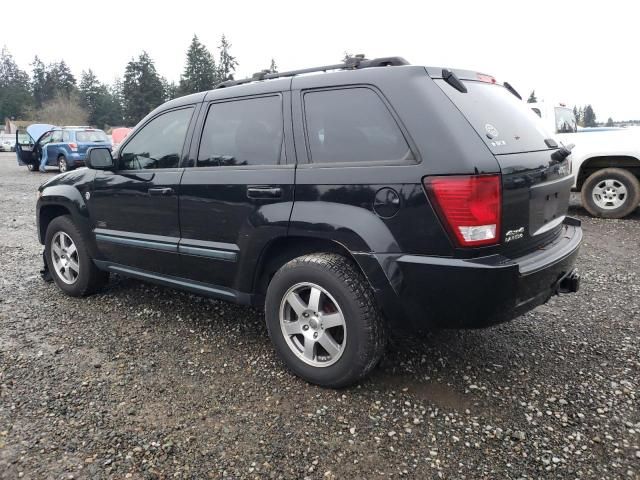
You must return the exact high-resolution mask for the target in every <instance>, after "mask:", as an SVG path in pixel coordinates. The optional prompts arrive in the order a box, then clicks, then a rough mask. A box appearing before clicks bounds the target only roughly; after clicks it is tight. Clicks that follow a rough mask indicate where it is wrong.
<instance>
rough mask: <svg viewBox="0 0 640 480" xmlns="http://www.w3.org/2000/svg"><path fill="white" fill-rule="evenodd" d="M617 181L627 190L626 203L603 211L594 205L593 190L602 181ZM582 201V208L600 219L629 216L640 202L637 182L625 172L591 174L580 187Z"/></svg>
mask: <svg viewBox="0 0 640 480" xmlns="http://www.w3.org/2000/svg"><path fill="white" fill-rule="evenodd" d="M609 179H611V180H617V181H619V182H620V183H622V184H623V185H624V186H625V188H626V189H627V198H626V201H625V202H624V203H623V204H622V205H620V206H619V207H618V208H614V209H611V210H604V209H602V208H600V207H598V206H597V205H596V203H595V202H594V200H593V189H594V188H595V186H596V185H597V184H598V183H600V182H601V181H603V180H609ZM582 190H583V195H582V201H583V202H584V204H585V205H584V207H585V208H586V209H587V211H588V212H589V213H591V214H592V215H594V216H597V217H602V218H622V217H625V216H627V215H629V214H630V213H631V212H633V211H634V210H635V209H636V208H637V207H638V201H639V200H640V198H639V197H640V191H639V188H638V180H637V179H636V178H635V177H634V176H633V175H632V174H631V173H630V172H627V171H626V170H620V169H605V170H601V171H597V172H595V173H593V174H592V175H591V176H590V177H589V178H587V181H586V182H585V184H584V185H583V187H582Z"/></svg>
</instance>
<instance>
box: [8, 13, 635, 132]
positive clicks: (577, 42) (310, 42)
mask: <svg viewBox="0 0 640 480" xmlns="http://www.w3.org/2000/svg"><path fill="white" fill-rule="evenodd" d="M635 3H636V2H632V1H628V2H624V1H617V0H607V1H598V2H586V1H582V2H580V1H559V0H555V1H547V0H536V1H529V2H522V1H514V0H511V1H498V0H485V1H482V0H475V1H463V0H455V1H448V0H441V1H437V2H433V1H432V2H427V1H423V0H418V1H413V2H404V1H400V0H395V1H383V2H377V1H372V0H368V1H362V2H360V1H348V0H342V1H333V0H316V1H312V0H306V1H305V0H302V1H296V2H284V1H282V2H281V1H275V0H271V1H252V0H242V1H230V2H220V1H217V2H208V1H206V0H201V1H195V0H180V1H177V2H168V1H166V2H148V3H147V2H135V1H131V0H129V1H120V0H110V1H107V2H100V1H98V2H89V1H86V0H65V1H63V2H60V3H57V4H56V3H55V2H53V3H52V2H51V1H47V2H44V1H39V0H37V1H31V2H29V8H28V9H26V7H25V6H24V4H20V3H19V2H15V1H11V2H3V5H2V7H0V12H2V17H3V18H5V19H7V20H6V21H3V22H2V23H1V24H0V46H1V45H3V44H4V45H6V46H7V47H8V48H9V50H10V51H11V53H13V55H14V56H15V58H16V60H17V62H18V64H19V65H20V66H21V67H22V68H24V69H28V70H29V71H30V68H31V67H30V66H29V64H30V63H31V61H32V60H33V57H34V55H36V54H37V55H38V56H39V57H40V58H41V59H42V60H43V61H44V62H45V63H48V62H53V61H59V60H60V59H64V60H65V61H66V62H67V63H68V64H69V65H70V66H71V68H72V69H73V73H74V74H75V75H76V77H77V78H78V79H79V77H80V73H81V71H82V70H83V69H88V68H92V69H93V70H94V72H95V73H96V74H97V75H98V77H99V78H100V79H101V80H103V81H106V82H111V81H113V79H114V78H115V77H116V76H122V74H123V72H124V68H125V65H126V63H127V62H128V61H129V60H130V59H131V58H132V57H134V56H137V55H138V54H139V53H140V52H141V51H142V50H146V51H147V52H148V53H149V54H150V55H151V57H152V58H153V59H154V60H155V62H156V67H157V69H158V72H159V73H160V74H161V75H163V76H165V77H167V78H168V79H169V80H175V81H176V82H177V81H178V80H179V78H180V73H181V71H182V69H183V67H184V61H185V52H186V49H187V47H188V46H189V43H190V41H191V37H192V36H193V34H194V33H195V34H197V35H198V36H199V38H200V40H201V41H202V42H203V43H204V44H205V45H207V47H209V49H211V50H212V51H215V52H216V54H217V50H216V47H217V46H218V44H219V39H220V36H221V35H222V33H225V34H226V35H227V37H228V39H229V40H230V41H231V43H232V50H231V51H232V54H234V55H235V56H236V58H237V59H238V61H239V63H240V65H239V69H238V74H237V75H236V78H239V77H241V76H247V75H249V74H251V73H252V72H254V71H257V70H260V69H263V68H267V67H268V66H269V63H270V60H271V58H272V57H273V58H275V60H276V63H277V64H278V67H279V69H280V70H281V71H283V70H289V69H294V68H304V67H309V66H314V65H320V64H330V63H335V62H337V61H339V60H340V59H341V57H342V55H343V53H344V52H345V51H348V52H350V53H365V54H366V55H367V56H368V57H369V58H373V57H381V56H389V55H399V56H403V57H405V58H406V59H407V60H409V61H410V62H411V63H413V64H419V65H432V66H443V67H444V66H446V67H457V68H466V69H472V70H477V71H481V72H485V73H488V74H492V75H494V76H496V77H497V79H498V80H499V81H500V82H503V81H505V80H506V81H509V82H510V83H511V84H512V85H513V86H514V87H515V88H516V89H518V90H519V91H520V93H521V94H522V95H523V96H525V95H528V94H529V92H530V91H531V90H532V89H534V88H535V90H536V94H537V96H538V98H539V99H545V100H549V101H561V102H565V103H567V104H568V105H574V104H580V105H582V104H586V103H591V104H592V105H593V107H594V109H595V111H596V114H597V116H598V119H599V120H600V121H603V120H606V118H607V117H609V116H612V117H613V118H614V119H620V120H621V119H629V118H635V119H637V118H640V95H639V94H638V88H637V86H636V82H637V81H638V79H639V78H640V62H639V61H638V57H639V55H638V52H637V47H638V34H637V28H638V27H637V19H638V15H637V13H638V8H637V7H636V8H634V7H635ZM30 12H38V13H37V14H36V15H35V16H33V15H32V13H30ZM7 13H8V15H7ZM19 18H21V19H22V21H16V20H17V19H19ZM56 24H57V26H56ZM634 59H635V60H634Z"/></svg>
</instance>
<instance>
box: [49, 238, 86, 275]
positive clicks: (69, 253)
mask: <svg viewBox="0 0 640 480" xmlns="http://www.w3.org/2000/svg"><path fill="white" fill-rule="evenodd" d="M51 260H52V261H53V269H54V270H55V272H56V275H57V276H58V278H59V279H60V280H62V281H63V282H64V283H66V284H67V285H71V284H73V283H75V282H76V280H78V275H79V274H80V259H79V258H78V249H77V248H76V244H75V243H73V240H72V239H71V237H70V236H69V235H67V234H66V233H65V232H57V233H56V234H55V235H54V236H53V239H52V240H51Z"/></svg>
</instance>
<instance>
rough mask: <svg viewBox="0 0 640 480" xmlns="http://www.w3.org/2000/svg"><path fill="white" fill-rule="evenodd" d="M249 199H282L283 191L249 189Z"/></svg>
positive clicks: (274, 188)
mask: <svg viewBox="0 0 640 480" xmlns="http://www.w3.org/2000/svg"><path fill="white" fill-rule="evenodd" d="M247 197H249V198H280V197H282V189H281V188H280V187H268V186H255V187H253V186H252V187H247Z"/></svg>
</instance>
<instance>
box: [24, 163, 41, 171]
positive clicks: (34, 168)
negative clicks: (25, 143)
mask: <svg viewBox="0 0 640 480" xmlns="http://www.w3.org/2000/svg"><path fill="white" fill-rule="evenodd" d="M39 167H40V166H39V165H38V164H37V163H27V170H29V171H30V172H37V171H38V169H39Z"/></svg>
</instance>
